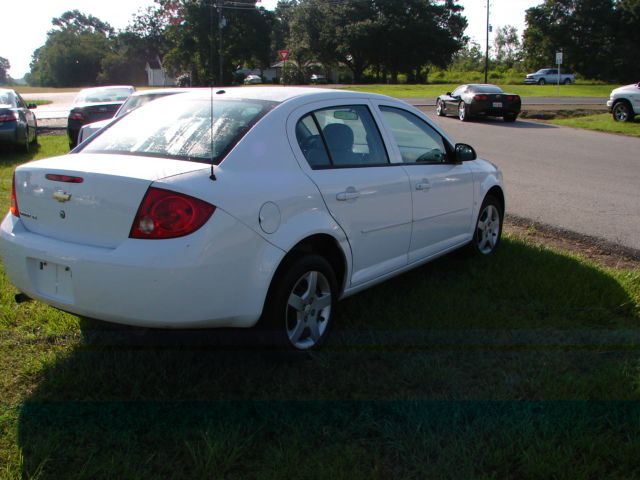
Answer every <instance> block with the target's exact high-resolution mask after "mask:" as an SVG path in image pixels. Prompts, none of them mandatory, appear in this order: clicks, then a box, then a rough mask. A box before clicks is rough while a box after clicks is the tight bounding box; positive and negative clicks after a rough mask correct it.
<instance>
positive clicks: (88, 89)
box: [80, 85, 135, 93]
mask: <svg viewBox="0 0 640 480" xmlns="http://www.w3.org/2000/svg"><path fill="white" fill-rule="evenodd" d="M123 88H128V89H130V90H135V88H134V87H133V86H132V85H105V86H104V87H91V88H83V89H82V90H80V93H81V92H91V91H93V90H110V89H123Z"/></svg>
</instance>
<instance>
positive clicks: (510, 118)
mask: <svg viewBox="0 0 640 480" xmlns="http://www.w3.org/2000/svg"><path fill="white" fill-rule="evenodd" d="M502 118H503V119H504V121H505V122H507V123H513V122H515V121H516V118H518V114H517V113H516V114H514V113H510V114H507V115H505V116H504V117H502Z"/></svg>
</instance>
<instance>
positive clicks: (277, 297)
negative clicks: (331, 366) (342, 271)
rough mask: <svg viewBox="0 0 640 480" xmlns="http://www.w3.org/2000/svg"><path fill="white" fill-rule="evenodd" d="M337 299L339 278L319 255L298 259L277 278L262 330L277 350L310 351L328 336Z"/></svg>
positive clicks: (289, 264)
mask: <svg viewBox="0 0 640 480" xmlns="http://www.w3.org/2000/svg"><path fill="white" fill-rule="evenodd" d="M337 297H338V284H337V281H336V276H335V273H334V271H333V269H332V268H331V265H330V264H329V262H327V260H325V259H324V258H323V257H321V256H319V255H314V254H312V255H304V256H300V257H295V258H293V259H292V260H291V261H289V262H288V264H287V265H286V266H285V267H284V270H283V271H282V273H280V274H278V276H277V277H276V278H274V280H273V283H272V286H271V288H270V290H269V296H268V298H267V304H266V306H265V312H264V315H263V319H262V322H263V325H262V326H263V328H264V329H265V330H266V332H267V334H268V337H269V340H270V341H271V343H273V344H275V346H277V347H280V348H283V349H285V350H290V351H309V350H312V349H314V348H317V347H318V346H319V345H321V344H322V343H323V342H324V341H325V339H326V337H327V334H328V333H329V328H330V326H331V321H332V318H333V313H334V311H335V304H336V301H337Z"/></svg>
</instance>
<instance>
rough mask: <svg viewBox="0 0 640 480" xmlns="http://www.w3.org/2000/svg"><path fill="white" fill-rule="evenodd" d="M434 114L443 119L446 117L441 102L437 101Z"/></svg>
mask: <svg viewBox="0 0 640 480" xmlns="http://www.w3.org/2000/svg"><path fill="white" fill-rule="evenodd" d="M436 113H437V114H438V116H439V117H444V116H445V115H446V112H445V109H444V105H443V104H442V100H438V102H437V104H436Z"/></svg>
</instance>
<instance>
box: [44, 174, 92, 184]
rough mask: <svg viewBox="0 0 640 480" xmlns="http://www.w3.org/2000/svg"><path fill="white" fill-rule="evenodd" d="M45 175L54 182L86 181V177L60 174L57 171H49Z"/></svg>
mask: <svg viewBox="0 0 640 480" xmlns="http://www.w3.org/2000/svg"><path fill="white" fill-rule="evenodd" d="M44 177H45V178H46V179H47V180H51V181H52V182H65V183H82V182H84V178H82V177H72V176H71V175H58V174H57V173H47V174H46V175H45V176H44Z"/></svg>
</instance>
